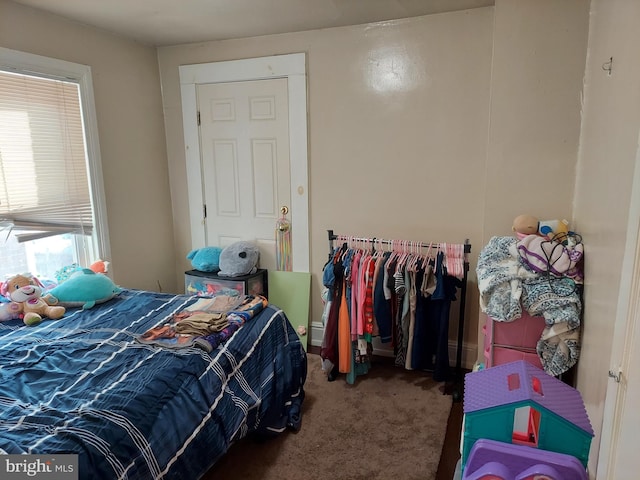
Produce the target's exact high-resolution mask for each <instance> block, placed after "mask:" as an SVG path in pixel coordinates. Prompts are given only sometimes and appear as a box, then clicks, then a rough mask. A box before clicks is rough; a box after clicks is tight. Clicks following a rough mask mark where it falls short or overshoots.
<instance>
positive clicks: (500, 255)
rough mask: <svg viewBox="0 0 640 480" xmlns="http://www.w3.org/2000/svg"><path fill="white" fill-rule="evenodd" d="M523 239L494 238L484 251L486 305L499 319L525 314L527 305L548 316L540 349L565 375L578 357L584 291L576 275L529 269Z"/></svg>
mask: <svg viewBox="0 0 640 480" xmlns="http://www.w3.org/2000/svg"><path fill="white" fill-rule="evenodd" d="M517 244H518V239H517V238H515V237H493V238H491V240H490V241H489V243H487V245H486V246H485V247H484V248H483V249H482V251H481V252H480V255H479V257H478V265H477V268H476V273H477V276H478V288H479V290H480V308H481V310H482V311H483V312H484V313H486V314H487V315H489V316H490V317H492V318H493V319H494V320H497V321H507V322H509V321H513V320H515V319H517V318H520V316H521V315H522V308H524V309H526V311H527V312H528V313H529V314H530V315H533V316H543V317H544V319H545V323H546V325H547V326H546V328H545V329H544V331H543V332H542V335H541V338H540V340H539V341H538V343H537V346H536V350H537V352H538V356H539V357H540V360H541V362H542V366H543V368H544V370H545V371H546V372H547V373H549V374H550V375H554V376H556V375H560V374H561V373H564V372H566V371H567V370H568V369H569V368H571V367H572V366H573V365H574V364H575V363H576V362H577V361H578V356H579V352H580V343H579V338H580V311H581V308H582V305H581V302H580V296H579V294H578V291H577V287H576V284H575V282H574V281H573V280H572V279H570V278H567V277H553V276H550V275H545V274H541V273H538V272H534V271H532V270H530V269H528V268H527V267H526V265H525V263H523V262H522V261H521V258H520V255H519V254H518V250H517V246H518V245H517Z"/></svg>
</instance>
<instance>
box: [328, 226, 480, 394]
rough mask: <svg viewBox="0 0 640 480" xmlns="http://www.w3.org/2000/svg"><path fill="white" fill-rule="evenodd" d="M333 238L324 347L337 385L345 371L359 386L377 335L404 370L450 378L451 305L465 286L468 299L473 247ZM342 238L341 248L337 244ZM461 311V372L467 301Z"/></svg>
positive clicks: (331, 233)
mask: <svg viewBox="0 0 640 480" xmlns="http://www.w3.org/2000/svg"><path fill="white" fill-rule="evenodd" d="M329 240H330V253H329V260H328V261H327V263H326V264H325V266H324V268H323V284H324V287H325V291H324V292H323V301H324V302H325V311H324V312H323V320H324V321H325V330H324V338H323V342H322V348H321V357H322V360H323V369H324V371H325V372H326V373H327V376H328V378H329V380H333V379H335V378H336V376H337V375H338V374H339V373H344V374H346V375H347V381H348V382H349V383H353V382H354V381H355V378H356V377H357V376H358V375H362V374H365V373H367V372H368V371H369V368H370V360H371V354H372V352H373V347H372V340H373V338H374V337H379V339H380V342H381V343H383V344H391V346H392V347H393V353H394V356H395V359H394V361H395V364H396V365H397V366H399V367H403V368H406V369H410V370H429V371H432V372H433V378H434V379H435V380H436V381H447V380H450V379H451V372H450V367H449V345H448V344H449V316H450V310H451V308H450V307H451V302H453V301H455V300H456V292H457V289H462V296H461V300H464V294H465V291H466V272H467V271H468V262H467V260H466V253H468V251H470V245H469V244H468V243H467V244H464V245H453V244H433V243H430V244H423V243H419V242H406V241H401V240H381V239H375V238H372V239H363V238H355V237H346V236H335V235H333V232H332V231H329ZM334 240H338V241H339V242H341V244H340V245H339V246H338V247H334V246H333V241H334ZM424 249H427V250H426V251H425V250H424ZM448 255H449V256H448ZM449 270H451V271H453V272H454V274H455V275H452V274H450V273H449ZM461 303H464V302H461ZM460 313H461V317H460V323H459V332H458V333H459V342H458V343H459V345H458V347H459V348H458V355H457V365H456V367H457V371H458V370H459V361H460V355H459V351H460V344H461V339H462V336H461V327H462V322H463V320H464V318H463V315H464V305H462V304H461V312H460Z"/></svg>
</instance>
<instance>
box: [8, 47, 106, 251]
mask: <svg viewBox="0 0 640 480" xmlns="http://www.w3.org/2000/svg"><path fill="white" fill-rule="evenodd" d="M0 70H5V71H8V72H14V73H22V74H27V75H35V76H41V77H45V78H53V79H60V80H66V81H72V82H75V83H77V84H78V86H79V89H80V104H81V108H82V119H83V127H84V135H85V142H86V149H87V165H88V168H89V189H90V195H91V202H92V205H93V214H94V220H95V225H94V229H93V233H92V238H93V239H94V240H95V242H96V245H95V246H96V248H97V252H96V253H97V255H98V258H101V259H110V258H111V248H110V244H109V231H108V222H107V208H106V198H105V193H104V182H103V175H102V160H101V156H100V142H99V140H98V119H97V114H96V107H95V99H94V95H93V79H92V76H91V67H90V66H88V65H82V64H79V63H73V62H68V61H66V60H59V59H56V58H50V57H44V56H41V55H35V54H32V53H26V52H21V51H18V50H11V49H8V48H3V47H0Z"/></svg>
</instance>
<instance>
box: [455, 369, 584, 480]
mask: <svg viewBox="0 0 640 480" xmlns="http://www.w3.org/2000/svg"><path fill="white" fill-rule="evenodd" d="M463 409H464V425H463V432H462V458H461V465H462V469H463V471H464V468H465V464H466V462H467V459H468V458H469V454H470V452H471V450H472V448H473V446H474V444H475V443H476V442H477V441H478V440H482V439H486V440H492V441H497V442H503V443H505V444H512V445H521V446H527V447H533V448H537V449H539V450H543V451H547V452H555V453H559V454H565V455H570V456H572V457H575V458H576V459H577V460H578V461H579V462H580V463H581V464H582V466H583V467H584V468H586V465H587V460H588V457H589V449H590V447H591V440H592V438H593V435H594V433H593V429H592V427H591V423H590V422H589V417H588V416H587V412H586V410H585V407H584V403H583V401H582V396H581V395H580V392H578V391H577V390H576V389H574V388H573V387H571V386H569V385H567V384H565V383H563V382H562V381H561V380H558V379H557V378H555V377H552V376H551V375H548V374H547V373H545V372H544V370H542V369H540V368H538V367H536V366H534V365H531V364H530V363H528V362H526V361H524V360H519V361H516V362H511V363H506V364H502V365H498V366H495V367H491V368H487V369H484V370H478V371H476V372H471V373H468V374H467V375H466V376H465V381H464V408H463Z"/></svg>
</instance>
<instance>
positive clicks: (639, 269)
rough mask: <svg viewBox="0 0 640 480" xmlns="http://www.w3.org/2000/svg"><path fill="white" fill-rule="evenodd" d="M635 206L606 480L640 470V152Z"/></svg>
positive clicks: (610, 405) (609, 400)
mask: <svg viewBox="0 0 640 480" xmlns="http://www.w3.org/2000/svg"><path fill="white" fill-rule="evenodd" d="M630 205H631V206H630V208H629V222H628V227H627V245H626V251H625V255H624V263H623V271H622V276H621V281H620V294H619V302H618V314H617V317H616V324H615V330H614V338H613V347H612V354H611V364H610V371H609V376H610V377H611V378H610V379H609V386H608V388H607V396H606V399H605V405H604V416H603V423H602V434H601V443H600V451H599V457H598V467H597V477H596V478H598V479H602V480H605V479H606V480H635V479H636V478H638V472H640V456H639V455H638V447H637V444H636V440H637V439H638V437H637V435H638V432H639V431H640V410H639V409H638V399H639V398H640V352H639V351H638V348H640V150H639V151H638V154H637V156H636V166H635V174H634V180H633V190H632V195H631V203H630Z"/></svg>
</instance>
